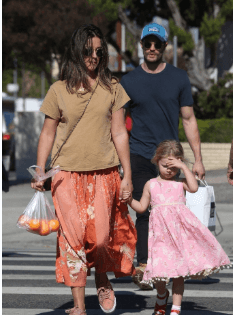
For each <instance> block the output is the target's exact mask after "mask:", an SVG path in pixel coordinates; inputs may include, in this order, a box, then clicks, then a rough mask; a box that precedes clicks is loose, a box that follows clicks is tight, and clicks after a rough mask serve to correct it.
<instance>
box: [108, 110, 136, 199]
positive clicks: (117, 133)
mask: <svg viewBox="0 0 233 315" xmlns="http://www.w3.org/2000/svg"><path fill="white" fill-rule="evenodd" d="M111 134H112V139H113V142H114V144H115V147H116V151H117V154H118V156H119V159H120V161H121V165H122V167H123V170H124V178H123V180H122V182H121V189H120V199H122V192H123V191H129V192H130V193H131V192H132V191H133V185H132V179H131V166H130V154H129V136H128V133H127V130H126V127H125V119H124V110H123V108H121V109H119V110H117V111H116V112H114V113H113V114H112V126H111ZM124 201H126V200H124Z"/></svg>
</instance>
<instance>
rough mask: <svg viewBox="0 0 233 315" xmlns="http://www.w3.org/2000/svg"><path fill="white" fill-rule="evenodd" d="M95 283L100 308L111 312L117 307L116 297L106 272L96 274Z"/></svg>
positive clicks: (108, 312) (105, 311)
mask: <svg viewBox="0 0 233 315" xmlns="http://www.w3.org/2000/svg"><path fill="white" fill-rule="evenodd" d="M95 283H96V289H97V296H98V300H99V305H100V308H101V309H102V311H103V312H104V313H107V314H110V313H112V312H114V311H115V309H116V297H115V295H114V291H113V288H112V285H111V283H110V281H109V280H108V277H107V275H106V274H104V275H102V276H101V274H97V273H96V274H95Z"/></svg>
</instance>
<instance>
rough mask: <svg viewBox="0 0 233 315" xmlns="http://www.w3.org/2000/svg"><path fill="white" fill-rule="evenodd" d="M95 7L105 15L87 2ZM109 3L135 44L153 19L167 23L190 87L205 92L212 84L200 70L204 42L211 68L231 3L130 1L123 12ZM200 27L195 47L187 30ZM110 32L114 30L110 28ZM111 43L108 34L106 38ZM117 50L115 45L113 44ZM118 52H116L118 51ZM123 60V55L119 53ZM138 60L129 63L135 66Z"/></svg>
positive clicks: (99, 1)
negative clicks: (181, 53) (178, 46)
mask: <svg viewBox="0 0 233 315" xmlns="http://www.w3.org/2000/svg"><path fill="white" fill-rule="evenodd" d="M89 1H91V3H92V4H93V5H94V7H95V9H96V8H97V7H98V12H103V13H104V12H105V10H106V7H104V5H103V4H104V2H105V0H89ZM108 2H111V3H113V6H111V10H112V12H113V11H114V10H115V12H116V10H117V12H118V18H119V19H120V20H121V21H122V22H123V23H124V24H125V25H126V28H127V30H128V31H129V32H130V33H131V34H132V35H133V36H134V38H135V41H136V42H138V41H139V40H140V35H141V29H142V27H143V26H144V25H145V24H146V23H149V22H151V20H152V18H153V16H155V15H157V16H160V17H162V18H166V19H168V20H170V23H169V26H170V31H171V35H172V36H174V35H177V36H178V44H180V45H182V48H183V50H184V56H183V57H184V60H185V68H186V70H187V72H188V75H189V78H190V81H191V84H192V85H193V86H195V87H196V88H197V89H198V90H208V89H209V88H210V87H211V85H212V82H211V80H210V79H209V74H208V73H207V71H206V70H205V68H204V40H205V42H206V44H207V46H209V47H210V48H211V52H212V60H213V66H215V64H216V45H217V42H218V39H219V37H220V35H221V26H222V24H223V23H224V21H225V19H227V18H228V19H229V18H231V17H232V14H233V0H165V1H164V0H158V1H156V2H155V1H152V0H143V1H141V0H131V2H130V3H129V4H128V7H127V10H125V5H126V2H123V1H122V0H108ZM108 20H109V21H111V22H112V24H114V23H115V22H116V14H115V13H114V14H109V15H108ZM193 26H196V27H200V31H201V35H202V37H203V38H204V40H203V38H201V40H200V41H199V43H198V44H197V45H195V43H194V41H193V39H192V36H191V34H190V33H189V28H190V27H193ZM112 30H114V27H112ZM108 35H109V38H110V40H111V41H112V42H113V43H114V39H113V38H112V37H111V35H112V34H111V33H109V34H108ZM113 45H114V46H115V47H117V44H116V43H115V44H113ZM118 51H119V52H120V49H119V47H118ZM120 53H121V55H122V57H123V58H124V59H125V60H126V61H128V60H127V58H125V54H123V53H122V52H120ZM137 62H138V60H133V63H134V64H137Z"/></svg>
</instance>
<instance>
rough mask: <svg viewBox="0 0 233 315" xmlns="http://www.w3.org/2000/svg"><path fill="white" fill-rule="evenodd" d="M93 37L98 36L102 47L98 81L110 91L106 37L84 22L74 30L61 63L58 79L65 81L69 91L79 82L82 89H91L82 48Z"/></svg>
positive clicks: (72, 90) (85, 46) (72, 91)
mask: <svg viewBox="0 0 233 315" xmlns="http://www.w3.org/2000/svg"><path fill="white" fill-rule="evenodd" d="M93 37H99V39H100V41H101V48H102V57H101V58H100V61H99V64H98V67H97V69H96V72H97V73H98V76H99V83H100V84H102V86H104V87H105V88H107V89H108V90H110V91H111V80H112V74H111V71H110V70H109V68H108V61H109V57H108V47H107V42H106V39H105V38H104V36H103V34H102V32H101V30H100V29H99V28H98V27H97V26H95V25H93V24H84V25H82V26H81V27H79V28H78V29H76V30H75V31H74V33H73V35H72V37H71V41H70V43H69V46H68V48H67V51H66V53H65V55H64V59H63V63H62V68H61V74H60V80H62V81H64V80H65V81H66V88H67V90H68V91H69V92H70V93H74V92H75V90H78V89H79V88H80V86H81V84H82V86H83V88H84V89H86V90H88V91H91V86H90V83H89V80H88V75H87V68H86V65H85V62H84V58H85V55H84V50H85V48H87V46H88V44H90V42H91V39H92V38H93Z"/></svg>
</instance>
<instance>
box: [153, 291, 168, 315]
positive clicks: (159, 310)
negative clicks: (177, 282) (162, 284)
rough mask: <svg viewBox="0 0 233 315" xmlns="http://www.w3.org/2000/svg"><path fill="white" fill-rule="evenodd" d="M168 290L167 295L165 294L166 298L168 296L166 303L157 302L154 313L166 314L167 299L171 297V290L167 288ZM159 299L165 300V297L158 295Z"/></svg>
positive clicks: (157, 314) (156, 314)
mask: <svg viewBox="0 0 233 315" xmlns="http://www.w3.org/2000/svg"><path fill="white" fill-rule="evenodd" d="M166 291H167V292H166V296H165V298H166V301H165V304H164V305H158V304H157V302H156V303H155V309H154V314H155V315H165V313H166V309H167V301H168V298H169V291H168V290H167V289H166ZM157 299H159V300H163V299H164V297H163V298H161V297H159V296H158V295H157Z"/></svg>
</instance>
